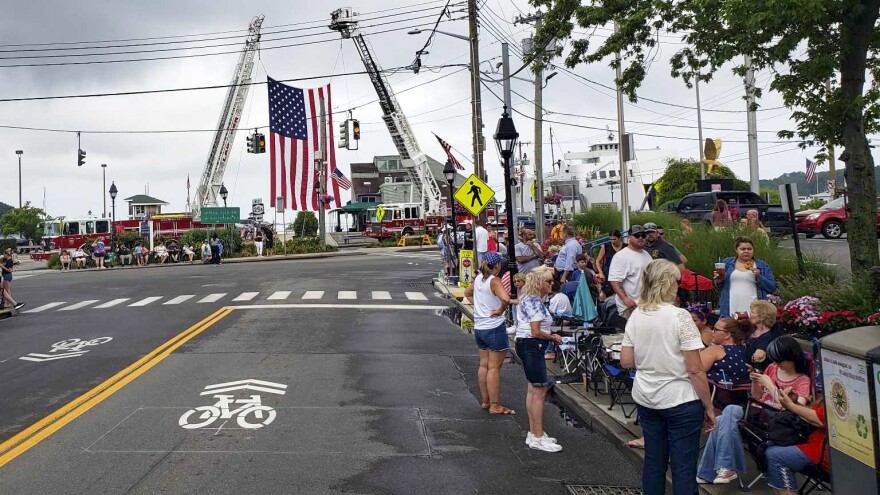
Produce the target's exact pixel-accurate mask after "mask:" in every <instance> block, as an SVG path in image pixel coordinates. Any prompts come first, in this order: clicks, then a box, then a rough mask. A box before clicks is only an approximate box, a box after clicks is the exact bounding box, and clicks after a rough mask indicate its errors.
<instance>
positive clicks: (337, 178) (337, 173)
mask: <svg viewBox="0 0 880 495" xmlns="http://www.w3.org/2000/svg"><path fill="white" fill-rule="evenodd" d="M331 177H332V178H333V182H335V183H336V184H339V187H341V188H343V189H345V190H346V191H347V190H349V189H351V181H350V180H348V177H346V176H345V174H343V173H342V170H339V169H338V168H335V167H334V168H333V173H332V174H331Z"/></svg>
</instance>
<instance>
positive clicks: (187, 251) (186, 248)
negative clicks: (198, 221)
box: [183, 243, 196, 265]
mask: <svg viewBox="0 0 880 495" xmlns="http://www.w3.org/2000/svg"><path fill="white" fill-rule="evenodd" d="M183 255H184V256H186V259H187V261H189V264H190V265H192V264H193V258H194V257H195V256H196V252H195V251H193V248H192V246H190V245H189V243H186V244H184V245H183Z"/></svg>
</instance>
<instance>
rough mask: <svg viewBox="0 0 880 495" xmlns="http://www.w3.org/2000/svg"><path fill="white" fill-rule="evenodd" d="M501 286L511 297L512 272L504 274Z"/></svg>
mask: <svg viewBox="0 0 880 495" xmlns="http://www.w3.org/2000/svg"><path fill="white" fill-rule="evenodd" d="M501 286H502V287H504V290H506V291H507V295H508V296H509V295H510V293H511V287H510V272H509V271H507V272H504V275H502V276H501Z"/></svg>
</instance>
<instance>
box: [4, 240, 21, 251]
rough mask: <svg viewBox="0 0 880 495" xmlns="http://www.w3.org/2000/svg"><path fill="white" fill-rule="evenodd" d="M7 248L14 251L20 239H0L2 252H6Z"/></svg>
mask: <svg viewBox="0 0 880 495" xmlns="http://www.w3.org/2000/svg"><path fill="white" fill-rule="evenodd" d="M7 249H11V250H13V251H15V250H16V249H18V241H16V240H15V239H0V253H5V252H6V250H7Z"/></svg>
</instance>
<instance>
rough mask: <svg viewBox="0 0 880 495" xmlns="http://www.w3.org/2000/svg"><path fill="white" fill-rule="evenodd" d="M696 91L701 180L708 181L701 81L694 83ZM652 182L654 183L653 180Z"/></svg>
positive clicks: (697, 80)
mask: <svg viewBox="0 0 880 495" xmlns="http://www.w3.org/2000/svg"><path fill="white" fill-rule="evenodd" d="M694 89H696V90H697V137H698V138H699V140H700V142H699V143H697V144H698V145H699V147H700V179H703V180H706V164H705V163H703V158H705V156H703V111H702V109H701V108H700V79H699V78H697V79H696V80H695V81H694ZM651 182H654V181H653V180H652V181H651Z"/></svg>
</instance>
